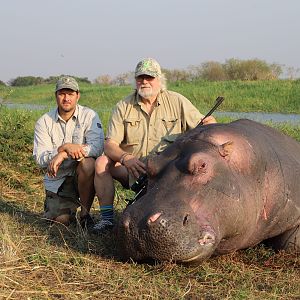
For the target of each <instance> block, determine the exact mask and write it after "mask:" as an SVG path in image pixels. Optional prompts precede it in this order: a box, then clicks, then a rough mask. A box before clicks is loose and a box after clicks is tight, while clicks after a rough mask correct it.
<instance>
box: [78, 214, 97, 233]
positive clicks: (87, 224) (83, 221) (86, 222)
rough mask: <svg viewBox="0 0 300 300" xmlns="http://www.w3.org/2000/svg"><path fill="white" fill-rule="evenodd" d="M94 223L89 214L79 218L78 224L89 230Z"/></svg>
mask: <svg viewBox="0 0 300 300" xmlns="http://www.w3.org/2000/svg"><path fill="white" fill-rule="evenodd" d="M94 225H95V221H94V220H93V218H92V217H91V216H90V215H89V214H87V215H85V216H83V217H81V218H80V226H81V227H82V228H83V229H86V230H91V229H92V228H93V227H94Z"/></svg>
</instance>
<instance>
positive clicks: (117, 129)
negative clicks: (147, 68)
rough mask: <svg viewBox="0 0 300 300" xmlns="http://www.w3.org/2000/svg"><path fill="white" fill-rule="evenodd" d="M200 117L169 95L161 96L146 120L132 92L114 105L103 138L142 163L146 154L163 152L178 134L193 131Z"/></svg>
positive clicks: (179, 97)
mask: <svg viewBox="0 0 300 300" xmlns="http://www.w3.org/2000/svg"><path fill="white" fill-rule="evenodd" d="M203 117H204V116H203V115H202V114H200V112H199V111H198V110H197V109H196V108H195V106H194V105H193V104H192V103H191V102H190V101H189V100H188V99H187V98H185V97H184V96H182V95H180V94H178V93H176V92H172V91H161V92H160V94H159V95H158V97H157V103H156V107H155V108H154V110H153V112H152V113H151V115H150V116H149V115H148V113H147V112H146V110H145V106H144V103H143V102H142V101H141V98H140V96H139V95H138V94H137V92H135V93H133V94H131V95H129V96H128V97H127V98H125V99H124V100H121V101H120V102H118V103H117V105H116V107H115V108H114V110H113V112H112V116H111V118H110V121H109V125H108V130H107V135H106V138H109V139H112V140H113V141H115V142H117V143H118V144H119V145H120V147H121V148H122V150H124V151H126V152H128V153H131V154H133V155H135V156H136V157H138V158H141V159H142V160H144V158H145V157H146V156H148V155H149V154H150V155H151V154H157V153H159V152H161V151H163V150H164V149H165V148H166V147H167V146H168V145H169V144H170V143H172V142H173V141H174V140H175V139H176V138H177V136H178V135H180V134H181V133H183V132H185V131H187V130H189V129H191V128H194V127H196V126H197V124H198V123H200V121H201V119H202V118H203Z"/></svg>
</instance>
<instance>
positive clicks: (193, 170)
mask: <svg viewBox="0 0 300 300" xmlns="http://www.w3.org/2000/svg"><path fill="white" fill-rule="evenodd" d="M187 170H188V172H189V173H190V174H192V175H197V174H201V173H202V174H204V173H206V170H207V162H206V161H205V160H204V159H203V158H202V157H201V154H200V153H194V154H193V155H192V156H191V157H190V159H189V162H188V165H187Z"/></svg>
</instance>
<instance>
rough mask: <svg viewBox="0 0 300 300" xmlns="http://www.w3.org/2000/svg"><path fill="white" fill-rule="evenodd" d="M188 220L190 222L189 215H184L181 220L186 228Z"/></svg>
mask: <svg viewBox="0 0 300 300" xmlns="http://www.w3.org/2000/svg"><path fill="white" fill-rule="evenodd" d="M189 220H190V215H189V214H186V215H185V216H184V218H183V222H182V224H183V226H186V225H187V224H188V222H189Z"/></svg>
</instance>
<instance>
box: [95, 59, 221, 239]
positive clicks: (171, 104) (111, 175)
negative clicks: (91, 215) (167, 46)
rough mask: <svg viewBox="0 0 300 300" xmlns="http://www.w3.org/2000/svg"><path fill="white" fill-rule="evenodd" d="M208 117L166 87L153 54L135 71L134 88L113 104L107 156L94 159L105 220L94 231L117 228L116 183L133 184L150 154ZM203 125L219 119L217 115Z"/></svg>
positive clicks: (102, 214)
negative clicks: (216, 118)
mask: <svg viewBox="0 0 300 300" xmlns="http://www.w3.org/2000/svg"><path fill="white" fill-rule="evenodd" d="M203 117H204V115H202V114H201V113H200V112H199V111H198V110H197V109H196V108H195V107H194V105H193V104H192V103H191V102H190V101H189V100H188V99H187V98H185V97H184V96H182V95H180V94H178V93H176V92H172V91H168V90H167V89H166V80H165V77H164V74H163V73H162V72H161V68H160V65H159V64H158V62H157V61H156V60H155V59H153V58H145V59H143V60H141V61H140V62H139V63H138V64H137V66H136V69H135V91H134V92H133V93H132V94H131V95H129V96H128V97H126V98H125V99H123V100H121V101H120V102H118V103H117V105H116V106H115V108H114V110H113V112H112V115H111V118H110V121H109V124H108V130H107V134H106V139H105V143H104V153H105V154H104V155H102V156H100V157H98V158H97V160H96V165H95V177H94V186H95V190H96V195H97V197H98V200H99V203H100V212H101V219H100V221H99V222H98V223H96V224H95V226H94V228H93V231H94V233H101V232H103V231H106V230H108V229H111V228H113V226H114V219H113V200H114V195H115V188H114V181H113V179H116V180H118V181H119V182H120V183H121V184H122V185H123V187H125V188H129V187H130V186H131V185H132V184H133V183H134V182H135V181H136V179H137V178H138V177H139V176H140V175H142V174H144V173H145V172H146V165H145V162H146V160H147V157H148V156H149V155H156V154H157V153H159V152H161V151H163V150H164V149H165V148H166V147H167V146H168V145H169V144H170V143H172V142H173V141H174V140H175V139H176V137H177V136H178V135H180V134H181V133H183V132H185V131H187V130H189V129H191V128H194V127H195V126H197V125H198V123H199V122H200V121H201V119H202V118H203ZM203 123H204V125H205V124H209V123H216V120H215V118H214V117H212V116H210V117H207V118H205V119H204V121H203Z"/></svg>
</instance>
